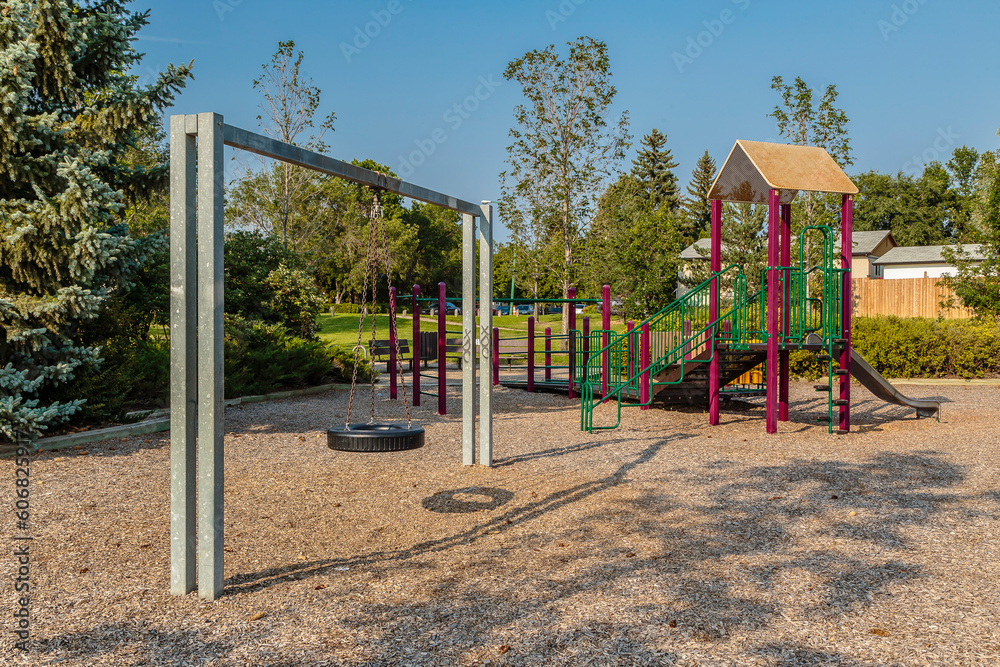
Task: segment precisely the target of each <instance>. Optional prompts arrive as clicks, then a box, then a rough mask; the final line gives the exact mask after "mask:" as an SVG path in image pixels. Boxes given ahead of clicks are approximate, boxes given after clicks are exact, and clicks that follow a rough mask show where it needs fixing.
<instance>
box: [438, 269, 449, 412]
mask: <svg viewBox="0 0 1000 667" xmlns="http://www.w3.org/2000/svg"><path fill="white" fill-rule="evenodd" d="M447 299H448V286H447V285H445V284H444V283H438V414H439V415H445V414H448V360H447V359H446V355H447V351H446V350H445V344H444V340H445V336H446V335H447V333H446V331H447V322H446V321H445V316H446V314H447V312H448V308H447V306H448V301H447Z"/></svg>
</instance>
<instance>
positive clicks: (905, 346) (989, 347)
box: [789, 317, 1000, 380]
mask: <svg viewBox="0 0 1000 667" xmlns="http://www.w3.org/2000/svg"><path fill="white" fill-rule="evenodd" d="M852 344H853V345H854V349H856V350H857V351H858V353H859V354H861V356H863V357H864V358H865V359H866V360H867V361H868V363H870V364H871V365H872V366H874V367H875V369H876V370H877V371H878V372H880V373H882V375H884V376H886V377H898V378H911V377H932V378H933V377H943V376H949V375H952V376H953V375H957V376H959V377H964V378H973V377H983V376H985V375H993V374H1000V327H998V326H997V325H996V324H992V323H987V322H982V321H978V320H932V319H926V318H899V317H859V318H856V319H855V320H854V332H853V335H852ZM816 356H817V355H816V353H814V352H807V351H805V350H795V351H792V353H791V354H790V355H789V367H790V372H791V375H792V376H794V377H801V378H806V379H810V380H812V379H816V378H819V377H825V376H826V372H827V369H826V365H825V364H823V363H820V362H819V361H817V360H816Z"/></svg>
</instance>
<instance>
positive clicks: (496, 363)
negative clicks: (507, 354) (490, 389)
mask: <svg viewBox="0 0 1000 667" xmlns="http://www.w3.org/2000/svg"><path fill="white" fill-rule="evenodd" d="M499 384H500V329H499V328H498V327H493V386H494V387H496V386H497V385H499Z"/></svg>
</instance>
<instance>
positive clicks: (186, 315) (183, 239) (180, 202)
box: [170, 115, 198, 595]
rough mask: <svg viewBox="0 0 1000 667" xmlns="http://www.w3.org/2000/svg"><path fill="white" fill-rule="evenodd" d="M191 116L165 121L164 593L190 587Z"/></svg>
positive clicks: (193, 357)
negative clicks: (166, 495)
mask: <svg viewBox="0 0 1000 667" xmlns="http://www.w3.org/2000/svg"><path fill="white" fill-rule="evenodd" d="M197 132H198V118H197V116H180V115H178V116H171V117H170V592H171V593H172V594H174V595H186V594H188V593H190V592H191V591H193V590H194V589H195V586H196V581H197V577H196V570H195V563H196V560H195V554H196V545H197V543H198V535H197V525H198V524H197V520H196V519H197V511H196V505H195V503H196V494H195V489H196V483H195V475H196V462H197V457H196V454H197V452H196V449H195V447H196V443H197V437H198V431H197V424H198V422H197V415H198V348H197V345H196V342H197V324H198V310H197V308H198V298H197V297H198V262H197V255H196V253H197V249H198V246H197V239H198V236H197V228H196V227H195V221H196V216H197V182H196V179H195V177H196V173H197V172H196V168H197V160H196V157H197V154H196V144H195V135H196V134H197Z"/></svg>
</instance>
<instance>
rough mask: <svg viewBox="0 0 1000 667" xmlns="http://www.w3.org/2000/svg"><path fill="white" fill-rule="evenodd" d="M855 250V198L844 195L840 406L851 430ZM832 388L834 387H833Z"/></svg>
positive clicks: (843, 425) (843, 428)
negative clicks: (852, 260) (852, 257)
mask: <svg viewBox="0 0 1000 667" xmlns="http://www.w3.org/2000/svg"><path fill="white" fill-rule="evenodd" d="M853 251H854V198H853V197H851V195H844V203H843V208H842V209H841V218H840V265H841V268H843V269H844V287H843V315H842V317H843V325H844V340H845V341H846V343H845V345H844V347H843V349H842V350H841V352H840V367H841V368H842V369H844V370H846V371H847V373H846V374H844V375H841V376H840V400H842V401H847V403H846V404H845V405H842V406H840V430H841V431H844V432H845V433H846V432H849V431H850V430H851V329H852V326H851V307H852V303H851V301H852V299H853V295H852V294H851V255H852V253H853ZM831 389H832V388H831Z"/></svg>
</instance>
